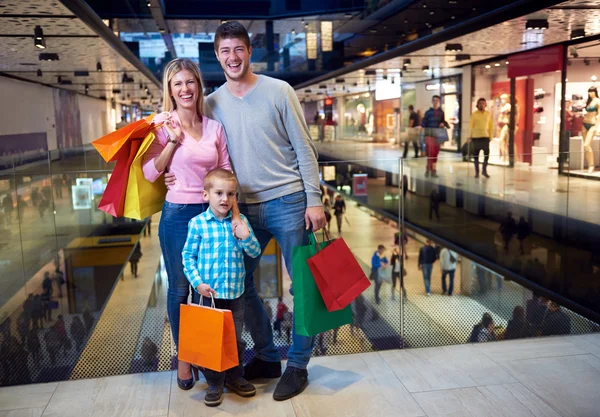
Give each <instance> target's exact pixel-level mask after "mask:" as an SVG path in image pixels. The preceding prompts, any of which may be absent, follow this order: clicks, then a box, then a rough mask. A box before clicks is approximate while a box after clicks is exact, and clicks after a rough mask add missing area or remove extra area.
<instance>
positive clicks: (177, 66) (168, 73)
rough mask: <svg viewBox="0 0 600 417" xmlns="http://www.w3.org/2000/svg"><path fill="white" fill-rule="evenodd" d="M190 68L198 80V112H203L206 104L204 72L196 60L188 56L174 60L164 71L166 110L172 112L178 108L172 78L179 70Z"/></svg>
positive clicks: (164, 102)
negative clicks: (202, 72) (173, 93)
mask: <svg viewBox="0 0 600 417" xmlns="http://www.w3.org/2000/svg"><path fill="white" fill-rule="evenodd" d="M182 70H188V71H190V72H191V73H192V74H194V78H196V82H197V83H198V101H197V102H196V109H197V110H198V114H203V111H202V110H203V106H204V83H203V82H202V74H200V69H199V68H198V66H197V65H196V64H195V63H194V61H192V60H189V59H186V58H177V59H174V60H172V61H171V62H169V63H168V64H167V66H166V67H165V71H164V73H163V105H164V111H168V112H171V111H173V110H175V109H177V104H176V103H175V100H174V99H173V97H172V95H171V80H172V79H173V77H174V76H175V74H177V73H178V72H179V71H182Z"/></svg>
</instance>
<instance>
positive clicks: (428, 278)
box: [421, 264, 433, 294]
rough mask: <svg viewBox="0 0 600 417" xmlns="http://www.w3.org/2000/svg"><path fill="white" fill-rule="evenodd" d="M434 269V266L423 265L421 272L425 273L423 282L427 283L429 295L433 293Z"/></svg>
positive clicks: (426, 289) (426, 288)
mask: <svg viewBox="0 0 600 417" xmlns="http://www.w3.org/2000/svg"><path fill="white" fill-rule="evenodd" d="M432 269H433V265H432V264H423V265H421V270H422V271H423V282H424V283H425V291H426V292H427V294H429V293H430V292H431V270H432Z"/></svg>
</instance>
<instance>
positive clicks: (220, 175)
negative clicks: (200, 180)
mask: <svg viewBox="0 0 600 417" xmlns="http://www.w3.org/2000/svg"><path fill="white" fill-rule="evenodd" d="M217 180H222V181H233V182H235V185H236V187H237V178H236V177H235V174H234V173H233V172H231V171H227V170H226V169H223V168H216V169H213V170H212V171H210V172H209V173H208V174H206V177H204V191H210V189H211V188H212V187H213V186H214V183H215V181H217Z"/></svg>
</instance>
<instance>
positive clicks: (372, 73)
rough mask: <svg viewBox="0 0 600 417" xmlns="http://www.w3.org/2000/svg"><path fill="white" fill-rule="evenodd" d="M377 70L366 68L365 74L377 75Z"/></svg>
mask: <svg viewBox="0 0 600 417" xmlns="http://www.w3.org/2000/svg"><path fill="white" fill-rule="evenodd" d="M376 74H377V72H375V70H366V71H365V75H376Z"/></svg>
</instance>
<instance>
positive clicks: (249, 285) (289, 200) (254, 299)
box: [240, 191, 315, 369]
mask: <svg viewBox="0 0 600 417" xmlns="http://www.w3.org/2000/svg"><path fill="white" fill-rule="evenodd" d="M240 211H241V212H242V214H244V215H245V216H246V217H247V218H248V221H249V222H250V224H251V225H252V228H253V229H254V234H255V235H256V238H257V239H258V241H259V242H260V246H261V248H262V250H264V249H265V247H266V246H267V244H268V243H269V241H270V240H271V238H273V237H274V238H275V240H277V243H279V246H280V247H281V252H282V254H283V258H284V259H285V265H286V267H287V270H288V273H289V274H290V276H292V248H293V247H294V246H302V245H307V244H308V236H309V233H311V232H310V231H307V230H305V227H306V225H305V222H304V214H305V212H306V194H305V193H304V191H299V192H297V193H293V194H289V195H286V196H283V197H280V198H276V199H274V200H270V201H265V202H263V203H257V204H240ZM244 261H245V267H246V282H245V285H246V288H245V292H244V295H245V297H246V325H247V326H248V329H249V330H250V334H251V335H252V340H253V341H254V350H255V351H256V356H257V357H258V358H259V359H262V360H264V361H268V362H279V361H280V360H281V356H280V354H279V351H278V350H277V348H276V347H275V344H274V343H273V329H272V328H271V322H270V321H269V317H268V316H267V311H266V309H265V306H264V304H263V302H262V301H261V299H260V297H259V296H258V291H257V290H256V286H255V284H254V275H253V273H254V270H255V269H256V267H257V266H258V264H259V262H260V256H259V257H257V258H254V259H252V258H250V257H248V256H244ZM314 339H315V338H314V337H306V336H301V335H298V334H296V329H295V327H294V325H293V324H292V346H291V347H290V350H289V352H288V366H292V367H294V368H300V369H306V366H307V365H308V361H309V360H310V354H311V352H312V349H313V346H314Z"/></svg>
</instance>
